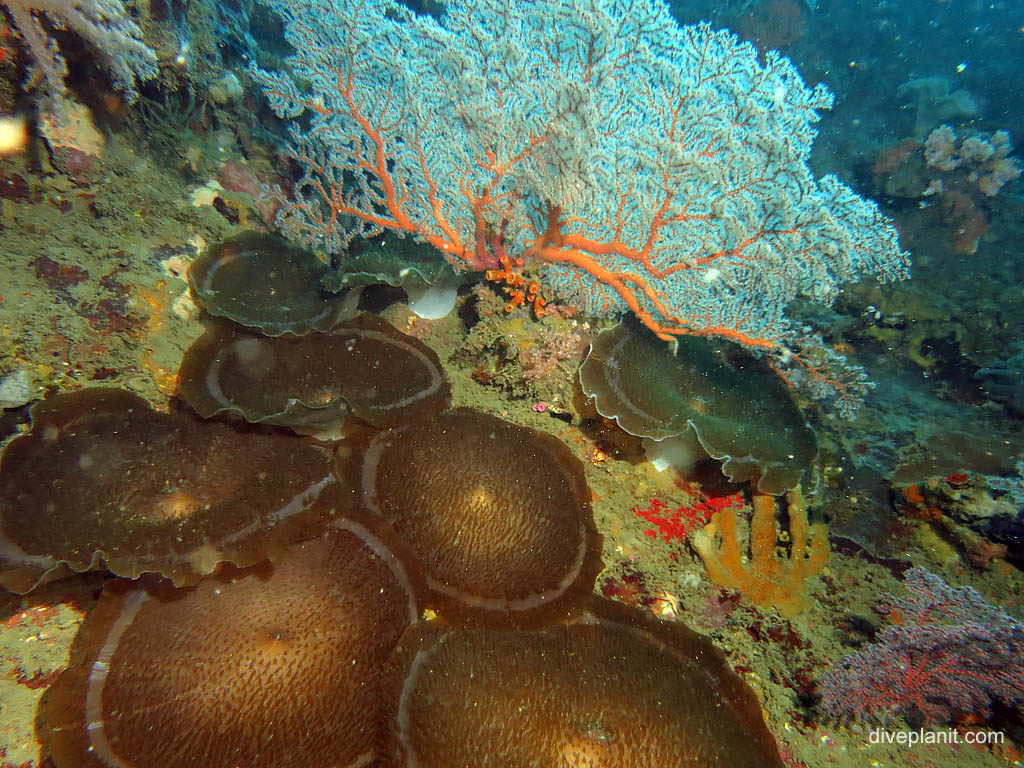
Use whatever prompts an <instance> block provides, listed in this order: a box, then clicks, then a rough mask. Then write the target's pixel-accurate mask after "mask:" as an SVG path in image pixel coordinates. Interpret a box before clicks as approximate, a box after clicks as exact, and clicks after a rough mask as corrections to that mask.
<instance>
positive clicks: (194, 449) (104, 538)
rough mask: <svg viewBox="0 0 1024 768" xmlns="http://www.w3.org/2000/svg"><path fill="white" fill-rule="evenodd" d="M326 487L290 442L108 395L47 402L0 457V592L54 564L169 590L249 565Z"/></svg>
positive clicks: (320, 459) (310, 511) (308, 456)
mask: <svg viewBox="0 0 1024 768" xmlns="http://www.w3.org/2000/svg"><path fill="white" fill-rule="evenodd" d="M333 483H334V481H333V475H332V472H331V456H330V453H329V452H328V451H327V450H326V449H324V448H322V447H319V446H316V445H313V444H310V443H307V442H304V441H302V440H300V439H299V438H296V437H292V436H290V435H274V434H254V433H252V434H244V433H241V432H239V431H237V430H235V429H232V428H231V427H230V426H227V425H224V424H215V423H209V422H206V423H204V422H199V421H196V420H195V419H192V418H189V417H187V416H184V415H181V414H164V413H157V412H155V411H153V410H152V409H151V408H150V407H149V405H148V404H147V403H146V402H145V401H144V400H142V399H141V398H139V397H137V396H135V395H133V394H131V393H129V392H126V391H123V390H119V389H113V388H105V387H97V388H92V389H83V390H80V391H78V392H73V393H70V394H63V395H57V396H55V397H50V398H48V399H46V400H44V401H43V402H41V403H39V404H38V405H36V406H35V408H33V410H32V431H31V432H30V433H28V434H27V435H24V436H22V437H19V438H17V439H15V440H14V441H13V442H11V444H10V445H8V447H7V449H6V451H5V452H4V455H3V458H2V460H0V584H2V585H3V586H5V587H7V588H8V589H10V590H12V591H15V592H26V591H28V590H30V589H32V588H33V587H34V586H35V585H36V584H37V583H38V582H39V581H40V579H41V578H42V577H43V576H44V575H46V574H47V573H48V572H50V571H53V570H55V569H59V568H60V566H61V565H62V564H66V565H67V566H69V567H70V568H71V569H73V570H75V571H84V570H89V569H93V568H99V567H102V564H103V563H104V562H105V564H106V567H107V568H109V569H110V570H111V571H113V572H114V573H116V574H117V575H119V576H128V577H132V578H134V577H137V576H139V575H140V574H142V573H145V572H149V571H156V572H159V573H162V574H164V575H165V576H169V577H172V578H174V579H175V580H176V581H177V582H179V583H184V582H186V581H189V580H194V579H195V578H197V577H198V575H200V574H204V573H209V572H211V571H212V570H213V568H214V567H215V566H216V565H217V563H218V562H220V561H222V560H230V561H231V562H234V563H237V564H240V565H251V564H253V563H256V562H259V561H260V560H262V559H263V558H265V557H267V556H268V555H270V556H274V555H276V554H278V553H279V552H280V550H282V549H283V548H284V546H286V545H287V543H290V542H291V541H293V540H294V538H293V533H292V531H291V529H292V528H293V527H295V526H297V525H299V524H300V523H302V522H303V521H304V520H305V518H306V517H307V516H316V515H318V514H320V512H319V510H320V509H321V508H322V507H325V505H326V497H324V493H323V492H324V491H325V489H327V488H329V487H330V486H332V485H333Z"/></svg>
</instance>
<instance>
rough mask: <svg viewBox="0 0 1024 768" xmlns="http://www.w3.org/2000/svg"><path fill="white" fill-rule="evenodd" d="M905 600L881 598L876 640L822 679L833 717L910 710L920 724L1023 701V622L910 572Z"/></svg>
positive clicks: (974, 595)
mask: <svg viewBox="0 0 1024 768" xmlns="http://www.w3.org/2000/svg"><path fill="white" fill-rule="evenodd" d="M903 583H904V586H906V588H907V590H908V591H909V592H910V595H909V596H908V597H896V596H895V595H890V594H885V595H883V596H882V599H881V601H880V602H879V607H878V610H879V611H880V612H881V613H883V614H885V615H887V616H888V617H889V619H890V621H892V622H893V623H892V624H890V625H889V626H887V627H885V628H884V629H883V630H882V631H881V632H879V633H878V642H876V643H873V644H872V645H869V646H868V647H866V648H864V649H862V650H860V651H857V652H856V653H852V654H850V655H849V656H845V657H843V658H842V659H840V660H839V661H838V662H836V663H835V664H833V665H832V667H831V668H830V669H829V670H828V671H827V672H826V673H825V674H824V675H823V676H822V678H821V683H820V686H819V687H820V691H821V694H822V709H823V710H824V712H825V713H826V714H827V715H828V716H829V717H832V718H836V719H847V718H860V717H879V718H882V719H884V718H886V717H889V716H891V715H894V714H898V713H901V712H904V711H907V710H916V711H917V712H918V713H919V714H920V715H921V716H923V717H924V719H925V720H926V721H927V722H931V723H947V722H951V721H953V720H954V719H955V718H957V717H959V716H963V715H979V714H982V715H983V714H987V713H988V711H989V709H990V707H991V705H992V702H993V701H1002V702H1005V703H1007V704H1011V705H1012V704H1019V703H1021V702H1022V701H1024V624H1021V622H1019V621H1017V620H1016V619H1014V618H1011V617H1010V616H1009V615H1007V613H1006V612H1005V611H1004V610H1002V609H1000V608H997V607H995V606H993V605H990V604H989V603H987V602H986V601H985V599H984V598H983V597H982V596H981V595H980V594H979V593H978V591H977V590H975V589H973V588H972V587H951V586H949V585H948V584H946V582H944V581H943V580H942V579H941V578H939V577H938V576H936V575H935V574H934V573H931V572H929V571H927V570H926V569H924V568H920V567H915V568H911V569H910V570H909V571H907V574H906V576H905V577H904V580H903Z"/></svg>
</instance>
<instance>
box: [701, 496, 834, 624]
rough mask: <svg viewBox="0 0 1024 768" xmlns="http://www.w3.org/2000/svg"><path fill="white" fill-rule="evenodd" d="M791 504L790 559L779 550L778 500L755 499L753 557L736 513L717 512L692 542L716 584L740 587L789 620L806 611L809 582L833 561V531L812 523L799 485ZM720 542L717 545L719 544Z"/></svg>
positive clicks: (790, 501)
mask: <svg viewBox="0 0 1024 768" xmlns="http://www.w3.org/2000/svg"><path fill="white" fill-rule="evenodd" d="M786 498H787V500H788V502H789V535H790V541H791V543H792V544H791V547H790V551H789V557H785V556H780V555H779V554H778V553H777V552H776V542H777V541H778V538H779V530H778V526H777V524H776V522H775V499H774V497H772V496H768V495H765V494H758V495H755V496H754V516H753V518H752V519H751V521H750V559H749V560H748V561H746V562H744V560H743V557H742V549H741V547H740V542H739V539H738V538H737V535H736V511H735V510H733V509H731V508H726V509H723V510H722V511H721V512H718V513H716V514H715V515H714V516H713V517H712V518H711V522H710V523H708V524H707V525H706V526H704V528H703V529H702V530H699V531H695V532H694V534H693V536H692V538H691V539H690V540H691V542H692V543H693V547H694V549H696V550H697V554H699V555H700V557H701V559H702V560H703V561H704V567H705V568H707V569H708V575H709V576H710V577H711V579H712V581H714V582H715V583H716V584H718V585H720V586H722V587H727V588H729V589H738V590H739V591H740V592H742V593H743V594H744V595H745V596H746V597H748V598H749V599H750V600H752V601H753V602H754V603H755V604H756V605H760V606H774V607H775V608H777V609H778V611H779V613H780V614H782V615H783V616H785V617H786V618H792V617H793V616H795V615H796V614H797V613H799V612H800V611H802V610H803V609H804V608H805V607H806V601H807V593H806V589H805V587H804V581H805V580H806V579H808V578H810V577H811V576H816V575H817V574H819V573H821V570H822V569H823V568H824V567H825V565H826V564H827V563H828V558H829V548H828V527H827V526H826V525H825V523H823V522H819V523H814V524H809V523H808V522H807V507H806V504H805V503H804V497H803V492H802V491H801V490H800V487H799V486H797V487H796V488H794V489H793V490H792V491H790V493H789V494H788V495H787V496H786ZM716 538H717V540H718V542H717V543H716Z"/></svg>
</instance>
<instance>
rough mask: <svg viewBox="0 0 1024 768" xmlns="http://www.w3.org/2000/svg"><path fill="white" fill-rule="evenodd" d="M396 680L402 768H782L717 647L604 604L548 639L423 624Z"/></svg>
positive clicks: (407, 639) (394, 722)
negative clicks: (413, 767) (712, 766)
mask: <svg viewBox="0 0 1024 768" xmlns="http://www.w3.org/2000/svg"><path fill="white" fill-rule="evenodd" d="M389 677H390V679H389V683H390V686H391V693H390V695H389V711H388V713H387V722H388V725H389V746H388V747H387V748H386V749H385V751H386V752H387V753H388V754H389V756H390V757H391V758H392V759H393V761H394V762H393V764H394V765H395V766H403V767H405V766H431V768H463V766H467V765H471V766H474V768H490V767H493V768H498V767H499V766H500V768H532V766H556V765H557V766H607V767H608V768H612V767H614V768H641V767H642V766H669V765H672V766H679V765H694V766H697V765H700V766H711V765H717V766H731V767H735V768H781V766H782V765H783V763H782V761H781V760H780V758H779V755H778V750H777V748H776V746H775V742H774V740H773V739H772V736H771V735H770V733H769V732H768V729H767V727H766V726H765V724H764V720H763V717H762V715H761V710H760V707H759V706H758V703H757V700H756V698H755V697H754V694H753V692H752V691H751V690H750V689H749V688H748V687H747V686H746V684H745V683H743V681H742V680H740V679H739V678H738V677H737V676H736V675H735V674H734V673H733V672H732V671H731V670H730V669H729V668H728V666H727V665H726V663H725V660H724V658H723V656H722V653H721V652H720V651H718V650H717V649H716V648H715V647H714V646H713V645H712V644H711V643H710V642H709V641H708V640H707V638H704V637H702V636H700V635H698V634H696V633H695V632H693V631H691V630H688V629H686V628H685V627H684V626H682V625H680V624H667V623H665V624H662V623H659V622H657V621H656V620H654V619H650V618H645V617H644V616H643V615H641V613H640V612H639V611H636V612H634V611H632V610H630V609H627V608H626V607H625V606H622V605H619V604H612V603H608V602H606V601H603V600H600V599H595V600H594V601H593V603H592V607H591V610H590V611H589V612H588V613H586V614H584V615H582V616H580V617H579V618H577V619H576V620H575V621H573V622H572V623H569V624H557V625H554V626H549V627H546V628H544V629H543V630H539V631H529V632H525V631H514V630H509V629H500V628H485V627H460V628H452V627H450V626H445V625H443V624H441V622H421V623H420V624H418V625H415V626H413V627H412V628H410V629H409V631H408V632H407V633H406V635H405V636H404V637H403V638H402V640H401V642H400V644H399V648H398V650H396V652H395V656H394V657H393V659H392V669H391V673H390V676H389ZM467 702H472V706H467ZM455 734H457V737H456V736H455Z"/></svg>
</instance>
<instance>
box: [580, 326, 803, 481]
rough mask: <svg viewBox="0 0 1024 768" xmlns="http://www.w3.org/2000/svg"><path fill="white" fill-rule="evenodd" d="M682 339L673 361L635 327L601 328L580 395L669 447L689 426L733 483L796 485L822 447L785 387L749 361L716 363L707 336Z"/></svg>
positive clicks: (582, 376)
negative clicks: (667, 442)
mask: <svg viewBox="0 0 1024 768" xmlns="http://www.w3.org/2000/svg"><path fill="white" fill-rule="evenodd" d="M677 338H678V342H679V347H678V350H677V351H676V353H675V354H674V355H673V353H672V352H671V351H670V349H669V347H668V345H667V344H665V343H664V342H662V341H659V340H658V339H656V338H655V337H654V335H653V334H651V333H650V332H648V331H647V330H646V329H642V328H639V327H638V324H636V323H626V322H623V323H620V324H619V325H617V326H615V327H614V328H612V329H610V330H607V331H604V332H603V333H601V334H599V335H598V336H597V338H596V339H595V340H594V342H593V344H592V345H591V348H590V353H589V354H588V355H587V359H586V360H584V361H583V365H582V366H581V367H580V383H581V384H582V386H583V391H584V392H585V393H586V394H587V396H588V397H592V398H594V401H595V403H596V406H597V410H598V412H600V414H601V415H602V416H604V417H605V418H609V419H615V421H616V422H618V424H619V426H620V427H622V428H623V429H624V430H625V431H626V432H629V433H630V434H631V435H639V436H640V437H649V438H651V439H653V440H663V439H665V438H668V437H674V436H676V435H681V434H682V433H684V432H686V430H687V429H688V428H690V427H692V428H693V430H694V432H695V433H696V436H697V439H698V440H699V441H700V444H701V446H702V447H703V448H704V450H705V451H707V452H708V454H710V455H711V456H712V457H713V458H715V459H720V460H724V464H723V465H722V471H723V472H724V473H725V474H726V475H727V476H728V477H729V478H731V479H732V480H734V481H737V482H744V481H747V480H753V479H756V480H757V481H758V486H757V487H758V489H759V490H760V491H761V492H762V493H772V494H780V493H784V492H785V491H787V490H789V489H790V488H793V487H794V486H795V485H796V484H797V483H798V482H800V478H801V477H802V476H803V474H804V472H805V471H806V470H807V469H808V468H809V467H810V466H811V465H812V464H813V462H814V460H815V458H816V456H817V453H818V441H817V438H816V437H815V435H814V433H813V432H812V431H811V429H810V427H808V426H807V424H806V422H805V420H804V418H803V416H802V415H801V413H800V410H799V409H798V408H797V407H796V403H794V402H793V396H792V395H791V394H790V392H789V390H788V389H787V388H786V386H785V384H784V383H783V382H782V381H780V379H779V377H778V376H776V375H774V374H773V373H772V372H771V371H770V370H768V369H766V368H764V367H763V366H760V365H756V364H754V361H752V360H751V361H748V364H747V365H745V366H744V367H743V368H742V369H740V368H738V367H736V366H734V365H732V364H730V363H729V362H727V361H725V360H723V359H722V358H721V357H720V356H716V354H715V353H714V351H713V349H712V347H711V343H710V342H709V341H708V340H707V339H705V338H702V337H697V336H679V337H677Z"/></svg>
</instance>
